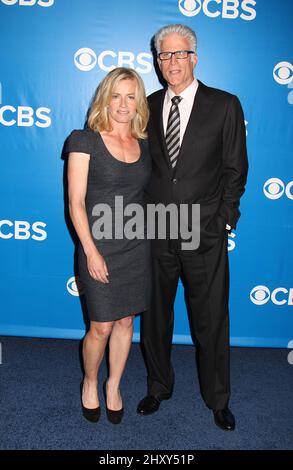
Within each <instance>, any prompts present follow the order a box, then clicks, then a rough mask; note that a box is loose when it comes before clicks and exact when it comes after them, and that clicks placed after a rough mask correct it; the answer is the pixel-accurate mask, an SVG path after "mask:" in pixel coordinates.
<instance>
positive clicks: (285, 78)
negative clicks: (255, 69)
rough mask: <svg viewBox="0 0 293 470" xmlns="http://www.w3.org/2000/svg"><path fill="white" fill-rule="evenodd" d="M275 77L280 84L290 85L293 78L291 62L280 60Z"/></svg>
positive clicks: (275, 69) (276, 66)
mask: <svg viewBox="0 0 293 470" xmlns="http://www.w3.org/2000/svg"><path fill="white" fill-rule="evenodd" d="M273 77H274V79H275V81H276V82H277V83H279V85H289V83H291V81H292V80H293V65H292V64H290V62H279V63H278V64H277V65H275V67H274V70H273Z"/></svg>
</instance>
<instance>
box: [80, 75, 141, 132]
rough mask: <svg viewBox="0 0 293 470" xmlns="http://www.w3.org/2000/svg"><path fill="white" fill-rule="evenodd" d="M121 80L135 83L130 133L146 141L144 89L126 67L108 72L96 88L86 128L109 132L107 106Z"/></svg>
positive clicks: (139, 79)
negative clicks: (134, 103)
mask: <svg viewBox="0 0 293 470" xmlns="http://www.w3.org/2000/svg"><path fill="white" fill-rule="evenodd" d="M121 80H133V81H134V82H135V83H136V90H135V100H136V115H135V117H134V118H133V120H132V121H131V133H132V135H133V136H134V137H136V138H137V139H146V137H147V134H146V127H147V123H148V118H149V108H148V104H147V99H146V94H145V88H144V84H143V81H142V79H141V78H140V76H139V75H138V74H137V73H136V72H135V71H134V70H133V69H129V68H126V67H117V68H115V69H114V70H112V71H111V72H109V73H108V74H107V75H106V77H105V78H104V79H103V80H102V81H101V83H100V85H99V86H98V88H97V90H96V93H95V96H94V99H93V103H92V105H91V108H90V111H89V116H88V121H87V123H88V127H89V128H90V129H92V130H93V131H98V132H103V131H111V130H112V126H111V123H110V119H109V113H108V105H109V103H110V100H111V96H112V93H113V89H114V88H115V86H116V85H117V83H119V82H120V81H121Z"/></svg>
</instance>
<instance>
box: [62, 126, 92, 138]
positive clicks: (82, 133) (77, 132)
mask: <svg viewBox="0 0 293 470" xmlns="http://www.w3.org/2000/svg"><path fill="white" fill-rule="evenodd" d="M96 134H97V132H95V131H93V130H92V129H90V128H89V127H85V128H84V129H73V130H72V131H71V133H70V134H69V136H68V137H74V138H80V139H93V137H95V136H96Z"/></svg>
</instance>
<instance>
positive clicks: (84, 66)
mask: <svg viewBox="0 0 293 470" xmlns="http://www.w3.org/2000/svg"><path fill="white" fill-rule="evenodd" d="M74 63H75V65H76V67H77V68H78V69H79V70H82V71H83V72H88V71H89V70H92V69H93V68H94V67H95V66H96V64H97V56H96V53H95V52H94V51H93V50H92V49H89V48H88V47H82V48H81V49H78V51H76V53H75V54H74Z"/></svg>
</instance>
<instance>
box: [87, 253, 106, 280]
mask: <svg viewBox="0 0 293 470" xmlns="http://www.w3.org/2000/svg"><path fill="white" fill-rule="evenodd" d="M87 268H88V271H89V273H90V275H91V276H92V278H93V279H95V280H96V281H99V282H102V283H103V284H108V283H109V280H108V278H107V276H108V275H109V273H108V268H107V265H106V261H105V260H104V258H103V256H102V255H100V253H99V252H98V251H97V250H95V251H93V252H91V253H90V254H89V255H87Z"/></svg>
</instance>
